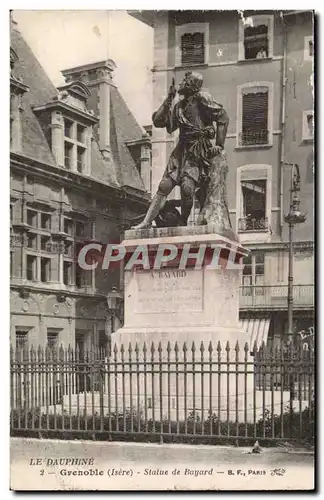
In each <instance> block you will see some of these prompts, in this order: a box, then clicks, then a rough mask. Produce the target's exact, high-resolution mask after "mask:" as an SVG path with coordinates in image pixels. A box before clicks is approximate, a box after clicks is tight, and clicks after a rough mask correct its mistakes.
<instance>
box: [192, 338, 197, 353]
mask: <svg viewBox="0 0 324 500" xmlns="http://www.w3.org/2000/svg"><path fill="white" fill-rule="evenodd" d="M191 351H192V352H196V345H195V341H194V340H193V341H192V346H191Z"/></svg>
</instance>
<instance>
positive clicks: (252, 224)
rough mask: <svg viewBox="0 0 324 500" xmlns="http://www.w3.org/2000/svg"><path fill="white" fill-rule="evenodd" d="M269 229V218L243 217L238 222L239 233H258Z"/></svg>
mask: <svg viewBox="0 0 324 500" xmlns="http://www.w3.org/2000/svg"><path fill="white" fill-rule="evenodd" d="M268 229H269V222H268V218H267V217H262V218H261V219H255V218H253V217H251V216H248V217H241V218H240V219H239V220H238V232H239V233H244V232H248V231H251V232H256V231H267V230H268Z"/></svg>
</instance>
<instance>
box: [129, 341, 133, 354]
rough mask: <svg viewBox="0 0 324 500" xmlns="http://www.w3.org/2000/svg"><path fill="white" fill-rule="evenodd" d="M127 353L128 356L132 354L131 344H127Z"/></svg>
mask: <svg viewBox="0 0 324 500" xmlns="http://www.w3.org/2000/svg"><path fill="white" fill-rule="evenodd" d="M128 352H129V354H131V353H132V352H133V348H132V344H131V342H129V344H128Z"/></svg>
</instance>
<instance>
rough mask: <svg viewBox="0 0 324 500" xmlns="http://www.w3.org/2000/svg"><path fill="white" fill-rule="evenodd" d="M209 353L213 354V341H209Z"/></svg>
mask: <svg viewBox="0 0 324 500" xmlns="http://www.w3.org/2000/svg"><path fill="white" fill-rule="evenodd" d="M208 352H209V353H210V354H211V353H212V352H213V344H212V341H211V340H210V341H209V345H208Z"/></svg>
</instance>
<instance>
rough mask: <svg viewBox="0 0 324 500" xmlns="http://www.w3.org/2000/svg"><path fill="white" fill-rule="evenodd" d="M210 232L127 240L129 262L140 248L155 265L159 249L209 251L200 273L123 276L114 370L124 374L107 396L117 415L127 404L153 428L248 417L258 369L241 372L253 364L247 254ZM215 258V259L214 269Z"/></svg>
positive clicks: (174, 269) (172, 268)
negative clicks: (242, 311)
mask: <svg viewBox="0 0 324 500" xmlns="http://www.w3.org/2000/svg"><path fill="white" fill-rule="evenodd" d="M213 230H214V227H213V226H208V225H206V226H200V227H197V226H196V227H181V228H165V229H149V230H132V231H127V232H126V239H125V240H124V242H123V245H125V246H126V248H127V253H128V256H131V255H132V254H133V253H134V252H135V251H136V248H138V246H139V245H140V246H141V248H148V253H149V255H150V257H151V258H152V257H153V259H151V264H153V261H154V257H155V255H156V252H157V249H158V246H159V245H161V244H173V245H176V246H177V248H178V252H179V253H181V252H183V249H184V248H185V246H186V245H187V246H188V245H189V247H190V252H192V253H194V252H197V251H198V250H199V248H200V249H201V248H202V247H203V246H204V245H205V246H206V251H205V255H207V254H208V249H209V259H207V260H208V261H207V260H206V258H205V259H204V261H203V262H202V265H201V267H200V268H197V269H195V267H194V264H195V261H191V266H189V267H188V266H187V267H185V268H184V269H179V266H178V265H174V262H173V263H172V262H167V263H166V265H165V267H163V268H161V269H152V268H151V269H143V268H142V269H141V268H138V269H131V270H127V269H126V270H125V323H124V326H123V328H121V329H119V330H118V331H116V332H115V333H114V334H113V335H112V347H113V353H112V358H113V359H114V361H115V365H114V366H116V362H117V363H120V365H119V366H120V367H123V368H121V369H120V371H119V372H118V374H117V373H116V374H114V380H115V382H114V384H112V385H113V386H112V387H110V388H109V392H110V394H111V395H112V403H113V404H114V410H115V411H118V408H122V407H124V406H125V404H126V406H127V408H128V409H134V408H135V409H136V408H137V411H139V409H140V408H141V409H142V410H143V409H144V408H145V409H146V414H147V415H151V417H150V418H153V419H156V420H159V419H162V418H167V419H171V420H173V419H177V420H178V419H180V420H184V421H185V420H187V418H188V415H189V414H190V413H191V412H197V414H198V413H199V412H200V415H201V417H200V418H207V417H208V415H209V414H210V413H215V414H217V415H218V417H219V418H222V419H228V418H230V419H231V420H237V418H239V419H240V420H243V419H244V414H245V413H244V412H247V413H250V412H251V410H252V406H251V405H252V398H250V399H249V403H247V402H246V403H247V404H246V405H245V407H246V410H244V411H243V413H242V415H240V417H239V416H238V414H237V411H238V408H243V406H244V398H245V395H246V394H247V393H249V394H252V383H253V376H254V375H253V363H252V364H251V366H249V367H247V368H246V373H245V374H244V375H243V372H242V370H243V368H242V365H240V362H243V361H244V360H245V361H246V362H248V360H249V359H251V358H250V347H251V346H250V344H249V341H250V339H249V337H248V334H247V332H246V331H245V330H243V329H241V328H240V327H239V287H240V282H241V272H242V270H241V267H242V266H240V265H239V264H240V261H241V259H242V257H243V255H246V254H247V252H246V251H245V250H244V249H243V248H242V246H241V245H240V243H239V242H238V241H234V240H232V239H229V238H228V237H227V236H228V235H227V234H223V235H221V234H215V232H213ZM211 252H216V255H218V258H217V259H215V258H214V261H212V263H213V265H212V263H211ZM215 260H216V262H215ZM189 262H190V261H189ZM178 264H179V261H178ZM248 370H249V372H248ZM238 371H241V374H240V375H238ZM218 372H219V373H218ZM107 383H108V380H107ZM247 406H248V407H249V409H248V407H247ZM152 412H153V414H154V416H152Z"/></svg>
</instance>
